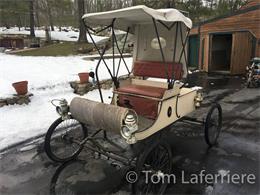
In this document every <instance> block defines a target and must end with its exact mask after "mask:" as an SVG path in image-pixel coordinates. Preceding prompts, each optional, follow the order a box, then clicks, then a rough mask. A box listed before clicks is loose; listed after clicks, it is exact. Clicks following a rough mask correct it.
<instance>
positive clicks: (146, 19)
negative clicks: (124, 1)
mask: <svg viewBox="0 0 260 195" xmlns="http://www.w3.org/2000/svg"><path fill="white" fill-rule="evenodd" d="M82 18H83V19H84V20H85V22H86V24H87V25H110V24H111V23H112V20H113V19H114V18H115V19H116V21H115V23H114V25H115V28H117V29H120V30H124V31H126V29H127V28H128V27H130V28H131V27H133V26H134V25H136V24H149V23H152V22H153V21H152V18H154V19H155V20H160V21H162V22H165V23H169V22H170V23H173V22H183V23H184V24H185V25H186V26H187V27H188V28H190V29H191V28H192V21H191V20H190V19H189V18H187V17H186V16H184V15H183V14H182V13H181V12H180V11H178V10H176V9H158V10H155V9H151V8H149V7H146V6H144V5H138V6H134V7H128V8H123V9H119V10H113V11H107V12H100V13H90V14H85V15H84V16H83V17H82Z"/></svg>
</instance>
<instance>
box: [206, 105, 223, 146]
mask: <svg viewBox="0 0 260 195" xmlns="http://www.w3.org/2000/svg"><path fill="white" fill-rule="evenodd" d="M221 127H222V108H221V106H220V105H219V104H217V103H216V104H214V105H213V106H212V107H211V108H210V110H209V112H208V114H207V117H206V122H205V140H206V143H207V144H208V145H209V146H210V147H211V146H214V145H216V144H217V140H218V137H219V134H220V131H221Z"/></svg>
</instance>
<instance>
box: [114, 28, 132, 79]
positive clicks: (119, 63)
mask: <svg viewBox="0 0 260 195" xmlns="http://www.w3.org/2000/svg"><path fill="white" fill-rule="evenodd" d="M129 31H130V28H129V27H128V28H127V32H126V36H125V40H124V44H123V48H122V53H124V50H125V45H126V41H127V38H128V34H129ZM121 61H122V58H121V56H120V59H119V62H118V67H117V71H116V77H118V73H119V69H120V65H121ZM126 67H127V66H126ZM127 68H128V67H127Z"/></svg>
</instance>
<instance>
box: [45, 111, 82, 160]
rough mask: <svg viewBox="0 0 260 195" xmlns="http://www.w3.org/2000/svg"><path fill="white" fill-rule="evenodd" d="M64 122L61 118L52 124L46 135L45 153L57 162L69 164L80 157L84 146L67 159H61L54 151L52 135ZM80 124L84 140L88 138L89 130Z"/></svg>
mask: <svg viewBox="0 0 260 195" xmlns="http://www.w3.org/2000/svg"><path fill="white" fill-rule="evenodd" d="M70 119H73V118H72V117H71V116H70ZM63 121H64V120H62V118H61V117H60V118H58V119H57V120H56V121H54V122H53V123H52V124H51V126H50V127H49V129H48V131H47V133H46V135H45V140H44V149H45V152H46V154H47V156H48V157H49V158H50V159H51V160H53V161H55V162H67V161H70V160H73V159H75V158H76V157H77V156H78V154H79V153H80V152H81V150H82V149H83V145H81V146H79V148H78V149H77V150H76V151H75V152H74V153H73V154H72V155H71V156H68V157H66V158H60V157H58V156H57V155H56V154H55V153H54V152H53V151H52V148H51V138H52V134H53V133H54V131H55V129H56V127H58V126H59V124H61V123H62V122H63ZM79 124H80V125H81V130H82V135H83V137H82V140H83V139H84V138H86V137H87V129H86V127H85V126H84V125H83V124H82V123H79Z"/></svg>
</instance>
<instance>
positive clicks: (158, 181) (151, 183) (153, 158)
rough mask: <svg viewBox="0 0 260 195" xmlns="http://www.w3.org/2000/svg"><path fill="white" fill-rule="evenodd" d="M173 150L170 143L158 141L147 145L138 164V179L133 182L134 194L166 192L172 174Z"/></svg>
mask: <svg viewBox="0 0 260 195" xmlns="http://www.w3.org/2000/svg"><path fill="white" fill-rule="evenodd" d="M171 170H172V152H171V148H170V146H169V144H167V143H165V142H161V141H159V142H157V143H154V144H152V146H151V145H150V146H149V147H146V149H145V150H144V152H143V153H142V154H141V155H140V156H139V158H138V160H137V165H136V170H135V172H136V174H137V176H138V180H137V181H136V182H135V183H134V184H133V193H134V194H164V192H165V190H166V188H167V185H168V181H167V179H165V178H167V177H164V175H165V174H171Z"/></svg>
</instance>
